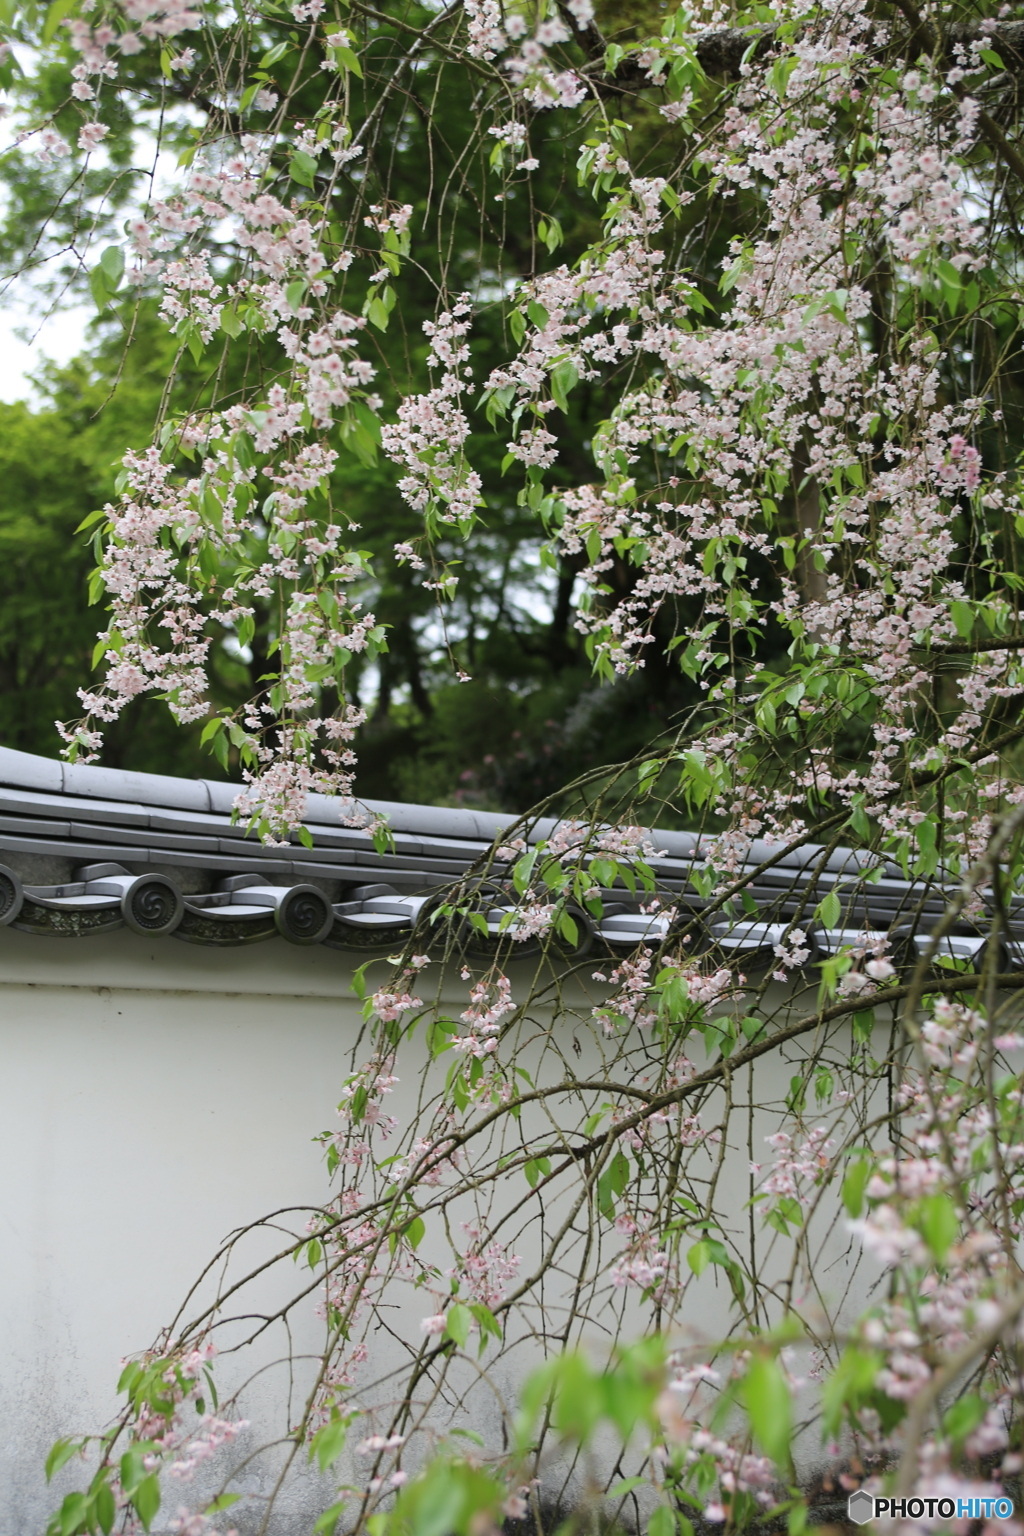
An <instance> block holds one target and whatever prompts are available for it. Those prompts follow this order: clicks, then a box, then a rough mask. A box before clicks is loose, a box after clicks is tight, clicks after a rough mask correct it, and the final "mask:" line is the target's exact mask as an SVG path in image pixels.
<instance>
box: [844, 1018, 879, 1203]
mask: <svg viewBox="0 0 1024 1536" xmlns="http://www.w3.org/2000/svg"><path fill="white" fill-rule="evenodd" d="M872 1017H874V1015H872ZM870 1177H871V1164H870V1163H869V1162H868V1161H867V1159H866V1158H863V1159H862V1160H861V1161H860V1162H859V1163H854V1164H853V1166H852V1168H850V1170H849V1171H848V1173H847V1175H846V1177H845V1179H844V1180H843V1204H844V1205H845V1206H846V1209H847V1211H848V1212H849V1214H850V1215H851V1216H852V1217H853V1218H854V1220H856V1218H857V1217H858V1216H859V1215H860V1213H861V1211H862V1210H863V1209H864V1190H865V1189H866V1188H867V1182H868V1179H869V1178H870Z"/></svg>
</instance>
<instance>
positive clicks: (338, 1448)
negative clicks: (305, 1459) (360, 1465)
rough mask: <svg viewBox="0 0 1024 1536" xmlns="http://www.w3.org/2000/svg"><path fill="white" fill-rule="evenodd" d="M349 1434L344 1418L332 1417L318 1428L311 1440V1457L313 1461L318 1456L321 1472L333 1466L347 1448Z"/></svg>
mask: <svg viewBox="0 0 1024 1536" xmlns="http://www.w3.org/2000/svg"><path fill="white" fill-rule="evenodd" d="M347 1434H348V1427H347V1425H346V1424H345V1423H344V1421H343V1420H342V1419H331V1420H329V1421H328V1423H326V1424H325V1425H324V1426H323V1427H322V1428H321V1429H318V1430H317V1432H316V1434H315V1435H314V1436H313V1438H312V1440H311V1441H310V1442H309V1459H310V1461H312V1460H313V1457H314V1456H315V1457H316V1459H317V1462H318V1464H319V1467H320V1471H321V1472H326V1471H327V1469H328V1468H329V1467H333V1465H334V1463H335V1462H336V1461H337V1459H338V1457H339V1456H340V1455H341V1453H342V1451H343V1450H344V1449H345V1438H346V1436H347Z"/></svg>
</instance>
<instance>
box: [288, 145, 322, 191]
mask: <svg viewBox="0 0 1024 1536" xmlns="http://www.w3.org/2000/svg"><path fill="white" fill-rule="evenodd" d="M288 174H289V175H290V176H291V178H292V181H297V182H298V184H299V186H300V187H312V186H313V184H314V178H315V176H316V161H315V160H314V159H313V156H312V155H309V154H307V153H306V151H305V150H304V149H297V150H296V151H295V153H294V154H293V155H292V157H291V159H290V160H289V162H288Z"/></svg>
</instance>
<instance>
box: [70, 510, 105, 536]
mask: <svg viewBox="0 0 1024 1536" xmlns="http://www.w3.org/2000/svg"><path fill="white" fill-rule="evenodd" d="M106 515H107V509H106V507H97V509H96V511H95V512H90V513H89V516H88V517H83V518H82V521H81V522H80V523H79V525H78V527H77V528H76V529H75V532H76V533H83V532H84V531H85V529H86V528H91V527H92V526H93V524H94V523H98V522H99V521H100V519H101V518H104V517H106Z"/></svg>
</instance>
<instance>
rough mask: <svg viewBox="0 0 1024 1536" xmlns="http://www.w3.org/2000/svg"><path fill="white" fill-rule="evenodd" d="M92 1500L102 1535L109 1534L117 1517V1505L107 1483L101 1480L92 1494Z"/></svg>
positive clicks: (107, 1535) (106, 1535)
mask: <svg viewBox="0 0 1024 1536" xmlns="http://www.w3.org/2000/svg"><path fill="white" fill-rule="evenodd" d="M92 1502H93V1508H94V1509H95V1511H96V1519H97V1520H98V1521H99V1527H100V1530H101V1531H102V1532H103V1536H110V1533H111V1531H112V1530H113V1529H114V1521H115V1520H116V1518H117V1505H116V1503H115V1502H114V1492H113V1489H112V1488H111V1486H110V1484H109V1483H107V1482H102V1483H101V1484H100V1486H99V1487H98V1488H97V1489H96V1492H95V1493H94V1494H93V1496H92Z"/></svg>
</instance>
